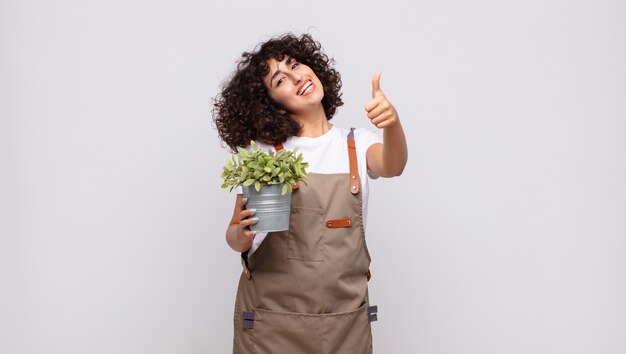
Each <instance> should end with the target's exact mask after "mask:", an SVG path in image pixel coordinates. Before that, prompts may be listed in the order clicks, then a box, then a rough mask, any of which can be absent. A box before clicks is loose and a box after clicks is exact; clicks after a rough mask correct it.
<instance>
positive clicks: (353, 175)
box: [348, 128, 361, 194]
mask: <svg viewBox="0 0 626 354" xmlns="http://www.w3.org/2000/svg"><path fill="white" fill-rule="evenodd" d="M348 158H349V159H350V192H351V193H352V194H357V193H359V188H360V186H361V178H360V177H359V166H358V163H357V161H356V144H355V142H354V128H350V134H348Z"/></svg>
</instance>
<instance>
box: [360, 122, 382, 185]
mask: <svg viewBox="0 0 626 354" xmlns="http://www.w3.org/2000/svg"><path fill="white" fill-rule="evenodd" d="M358 134H359V136H360V137H361V139H362V140H361V141H362V142H363V150H364V155H365V156H367V149H369V147H370V146H372V145H374V144H376V143H382V142H383V138H382V137H381V136H380V135H378V134H377V132H375V131H372V130H370V129H365V128H361V129H360V131H359V132H358ZM366 158H367V157H366ZM367 174H368V176H369V177H370V178H371V179H377V178H378V177H380V176H378V175H377V174H375V173H374V172H373V171H371V170H370V169H369V168H368V169H367Z"/></svg>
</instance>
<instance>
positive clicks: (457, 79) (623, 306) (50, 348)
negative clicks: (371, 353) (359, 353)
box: [0, 0, 626, 354]
mask: <svg viewBox="0 0 626 354" xmlns="http://www.w3.org/2000/svg"><path fill="white" fill-rule="evenodd" d="M285 31H294V33H297V34H300V33H305V32H308V33H310V34H312V35H313V36H314V38H315V39H317V40H319V41H320V42H321V43H322V46H323V48H324V49H325V51H326V53H328V54H329V55H330V56H331V57H334V58H335V60H336V68H337V69H338V70H339V71H340V73H341V74H342V78H343V83H344V86H343V98H344V102H345V105H344V106H342V107H341V108H340V109H339V112H338V114H337V116H336V117H335V118H334V119H333V123H334V124H337V125H339V126H344V127H350V126H361V127H369V128H373V129H376V128H375V127H374V126H373V125H371V123H370V122H369V120H368V119H367V117H366V115H365V111H364V108H363V107H364V105H365V104H366V103H367V101H368V100H369V99H370V98H371V96H370V95H371V78H372V76H373V74H374V73H375V72H376V71H377V70H381V71H382V78H381V87H382V89H383V91H384V93H385V94H386V95H387V97H388V98H389V99H390V101H391V102H392V103H393V104H394V105H395V107H396V109H397V110H398V112H399V114H400V119H401V120H402V123H403V126H404V129H405V133H406V136H407V139H408V146H409V150H410V151H409V162H408V165H407V167H406V169H405V171H404V174H403V175H402V176H400V177H397V178H392V179H379V180H376V181H371V184H370V185H371V197H370V209H369V220H368V221H369V223H368V233H367V237H368V242H369V247H370V251H371V253H372V257H373V262H372V272H373V278H372V281H371V282H370V291H371V294H370V295H371V300H372V303H374V304H378V305H379V311H380V312H379V321H378V322H375V323H374V324H373V332H374V349H375V351H376V352H377V353H429V354H431V353H432V354H459V353H464V354H465V353H476V354H502V353H507V354H514V353H529V354H530V353H532V354H539V353H545V354H555V353H568V354H575V353H595V354H623V353H625V352H626V336H624V333H625V330H626V301H625V300H624V299H626V261H625V256H626V186H625V183H624V182H625V181H626V65H624V64H625V63H626V4H625V3H624V2H623V1H598V0H594V1H591V0H588V1H571V0H568V1H565V0H563V1H553V0H551V1H515V2H507V1H488V0H487V1H485V0H479V1H471V2H470V1H467V2H463V1H446V0H444V1H428V2H419V1H404V2H397V1H379V2H367V1H359V2H356V1H355V2H347V1H346V2H341V1H299V2H294V1H284V2H283V1H280V2H279V1H232V2H211V1H187V2H184V1H146V0H138V1H100V2H95V1H41V0H39V1H32V0H26V1H23V0H20V1H16V0H14V1H7V0H4V1H2V2H0V36H1V37H0V38H1V55H0V64H1V66H0V70H1V71H0V104H1V110H0V115H1V126H0V158H1V163H2V164H1V168H2V173H1V174H0V193H1V194H0V208H1V209H0V221H1V224H0V227H1V228H0V233H1V238H0V281H1V283H0V353H3V354H4V353H6V354H26V353H42V354H43V353H59V354H71V353H80V354H83V353H120V354H121V353H129V354H130V353H133V354H135V353H151V354H153V353H168V354H169V353H228V352H230V350H231V343H232V330H233V329H232V316H233V305H234V295H235V291H236V285H237V279H238V276H239V274H240V272H241V265H240V263H239V258H238V254H236V253H235V252H234V251H232V250H231V249H230V248H229V247H228V246H227V244H226V242H225V240H224V234H225V230H226V226H227V223H228V221H229V220H230V217H231V215H232V210H233V206H234V199H235V195H234V194H229V193H228V192H227V190H223V189H220V188H219V185H220V184H221V183H220V178H219V175H220V172H221V166H222V165H223V163H224V161H225V159H226V157H227V156H228V151H227V150H226V149H224V148H223V147H222V146H220V142H219V140H218V138H217V134H216V131H215V129H214V128H213V127H212V126H211V116H210V107H211V101H210V98H211V97H214V96H215V95H216V93H217V92H218V90H219V85H220V83H221V82H222V80H225V79H226V78H227V77H228V75H229V74H230V73H231V71H232V70H233V68H234V63H235V61H236V60H237V59H238V58H239V56H240V55H241V53H242V52H243V51H245V50H252V49H253V48H254V46H255V45H256V44H257V43H259V42H262V41H264V40H267V39H269V38H270V37H271V36H273V35H276V34H280V33H283V32H285ZM379 133H382V132H381V131H379Z"/></svg>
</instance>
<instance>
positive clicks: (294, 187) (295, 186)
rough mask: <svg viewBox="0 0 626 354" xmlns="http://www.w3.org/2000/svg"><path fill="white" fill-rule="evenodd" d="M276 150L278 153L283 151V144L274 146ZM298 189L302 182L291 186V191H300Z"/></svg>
mask: <svg viewBox="0 0 626 354" xmlns="http://www.w3.org/2000/svg"><path fill="white" fill-rule="evenodd" d="M274 149H276V151H278V150H282V149H283V144H281V143H278V144H276V145H274ZM298 187H300V182H299V181H298V182H296V183H294V184H292V185H291V190H294V189H298Z"/></svg>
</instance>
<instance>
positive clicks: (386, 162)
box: [367, 120, 408, 177]
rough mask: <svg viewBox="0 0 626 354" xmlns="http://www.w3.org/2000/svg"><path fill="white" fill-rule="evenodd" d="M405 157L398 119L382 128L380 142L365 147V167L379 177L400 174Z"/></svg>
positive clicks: (403, 141)
mask: <svg viewBox="0 0 626 354" xmlns="http://www.w3.org/2000/svg"><path fill="white" fill-rule="evenodd" d="M407 159H408V151H407V146H406V138H405V137H404V131H403V130H402V125H401V124H400V121H399V120H398V122H397V124H395V125H393V126H389V127H387V128H384V130H383V143H382V144H381V143H377V144H373V145H371V146H370V147H369V148H368V149H367V168H369V169H370V170H372V172H374V173H375V174H377V175H378V176H381V177H394V176H400V175H401V174H402V172H403V171H404V167H405V166H406V162H407Z"/></svg>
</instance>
